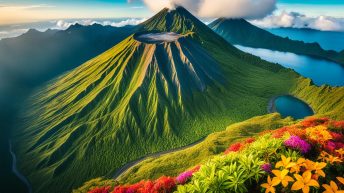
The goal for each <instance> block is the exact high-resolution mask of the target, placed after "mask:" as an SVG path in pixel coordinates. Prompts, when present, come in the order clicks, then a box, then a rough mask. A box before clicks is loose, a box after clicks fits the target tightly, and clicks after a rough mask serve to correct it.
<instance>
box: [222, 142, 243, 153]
mask: <svg viewBox="0 0 344 193" xmlns="http://www.w3.org/2000/svg"><path fill="white" fill-rule="evenodd" d="M243 147H244V145H243V144H242V143H240V142H238V143H234V144H232V145H231V146H229V148H228V149H227V150H226V151H225V152H224V153H225V154H226V155H227V154H229V153H230V152H238V151H240V150H241V149H242V148H243Z"/></svg>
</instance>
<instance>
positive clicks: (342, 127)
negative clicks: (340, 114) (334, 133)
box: [332, 121, 344, 129]
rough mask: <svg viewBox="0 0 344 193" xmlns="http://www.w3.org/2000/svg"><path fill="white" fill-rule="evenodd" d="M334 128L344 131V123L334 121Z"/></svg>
mask: <svg viewBox="0 0 344 193" xmlns="http://www.w3.org/2000/svg"><path fill="white" fill-rule="evenodd" d="M332 124H333V126H334V127H335V128H338V129H344V121H334V122H333V123H332Z"/></svg>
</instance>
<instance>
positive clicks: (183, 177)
mask: <svg viewBox="0 0 344 193" xmlns="http://www.w3.org/2000/svg"><path fill="white" fill-rule="evenodd" d="M192 174H193V171H186V172H183V173H181V174H179V176H178V177H177V178H176V181H177V183H178V184H185V183H186V182H187V181H189V179H191V177H192Z"/></svg>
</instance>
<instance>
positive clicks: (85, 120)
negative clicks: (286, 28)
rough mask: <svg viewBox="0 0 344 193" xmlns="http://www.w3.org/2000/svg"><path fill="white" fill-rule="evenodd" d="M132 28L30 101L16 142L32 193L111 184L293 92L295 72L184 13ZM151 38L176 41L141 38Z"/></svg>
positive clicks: (178, 11)
mask: <svg viewBox="0 0 344 193" xmlns="http://www.w3.org/2000/svg"><path fill="white" fill-rule="evenodd" d="M76 27H77V26H76ZM135 30H137V31H139V32H136V33H134V34H132V35H130V36H129V37H127V38H126V39H125V40H123V41H121V42H120V43H119V44H117V45H114V46H113V47H112V48H110V49H109V50H107V51H105V52H104V53H102V54H100V55H98V56H97V57H95V58H93V59H91V60H89V61H87V62H86V63H84V64H83V65H81V66H79V67H77V68H76V69H74V70H72V71H70V72H68V73H66V74H64V75H62V76H60V77H58V78H56V79H54V80H52V81H50V82H49V83H48V84H47V85H46V86H44V87H42V88H41V89H39V90H38V91H37V92H35V94H33V95H32V97H31V98H30V100H29V101H27V105H26V107H25V108H24V112H23V115H22V124H20V125H18V127H17V129H16V130H15V132H14V133H15V135H14V137H15V147H16V151H17V152H18V160H20V161H19V162H20V163H19V166H20V169H21V171H23V172H24V173H25V174H26V175H27V176H28V177H29V179H30V181H31V182H32V184H33V188H34V191H35V192H39V193H40V192H42V193H43V192H44V193H46V192H49V193H64V192H70V191H71V190H72V188H77V187H79V186H80V185H81V184H82V183H83V182H84V181H86V180H88V179H91V178H94V177H98V176H104V175H105V176H109V177H111V175H112V174H113V173H114V172H115V171H116V169H118V168H119V167H120V166H122V165H124V164H126V163H128V162H129V161H133V160H136V159H139V158H141V157H143V156H145V155H147V154H149V153H153V152H159V151H163V150H168V149H171V148H175V147H181V146H183V145H186V144H190V143H192V142H194V141H196V140H199V139H200V138H202V137H204V136H205V135H207V134H210V133H212V132H214V131H219V130H223V129H225V127H226V126H227V125H229V124H230V123H234V122H238V121H241V120H245V119H247V118H250V117H253V116H255V115H261V114H265V113H266V105H267V103H268V101H269V99H270V98H271V97H272V96H275V95H278V94H281V93H288V92H291V91H292V90H293V88H296V87H297V86H296V85H297V81H298V78H299V76H298V75H297V74H296V73H294V72H293V71H291V70H288V69H284V68H283V67H281V66H279V65H277V64H272V63H268V62H265V61H263V60H261V59H259V58H258V57H254V56H252V55H250V54H246V53H243V52H241V51H240V50H238V49H236V48H235V47H234V46H232V45H231V44H229V43H227V42H226V41H225V40H224V39H223V38H222V37H220V36H219V35H217V34H216V33H215V32H213V31H212V30H211V29H210V28H208V27H207V26H206V25H205V24H203V23H202V22H201V21H199V20H198V19H197V18H196V17H194V16H193V15H191V14H190V13H189V12H188V11H187V10H185V9H184V8H182V7H178V8H176V9H175V10H169V9H164V10H162V11H161V12H159V13H158V14H156V15H155V16H154V17H152V18H151V19H149V20H147V21H146V22H144V23H143V24H141V25H139V26H137V27H136V28H135ZM157 32H175V33H178V34H179V35H180V37H179V38H178V39H176V40H174V41H168V40H166V41H163V42H159V41H158V42H155V43H152V42H146V39H144V40H143V39H142V35H145V36H146V37H149V34H157ZM116 35H117V34H116V33H113V36H116ZM165 35H166V34H165ZM164 38H166V36H165V37H164ZM167 39H168V38H167ZM65 62H66V63H68V64H69V63H70V62H69V61H65Z"/></svg>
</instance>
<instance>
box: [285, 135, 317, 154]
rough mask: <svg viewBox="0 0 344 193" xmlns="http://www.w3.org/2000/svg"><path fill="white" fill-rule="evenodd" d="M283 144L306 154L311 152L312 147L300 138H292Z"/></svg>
mask: <svg viewBox="0 0 344 193" xmlns="http://www.w3.org/2000/svg"><path fill="white" fill-rule="evenodd" d="M283 144H284V145H285V146H286V147H288V148H290V149H296V150H299V151H300V152H301V153H304V154H305V153H308V152H309V151H310V150H311V145H310V144H309V143H307V142H306V141H305V140H303V139H301V138H300V137H298V136H290V138H289V139H287V140H286V141H284V143H283Z"/></svg>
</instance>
